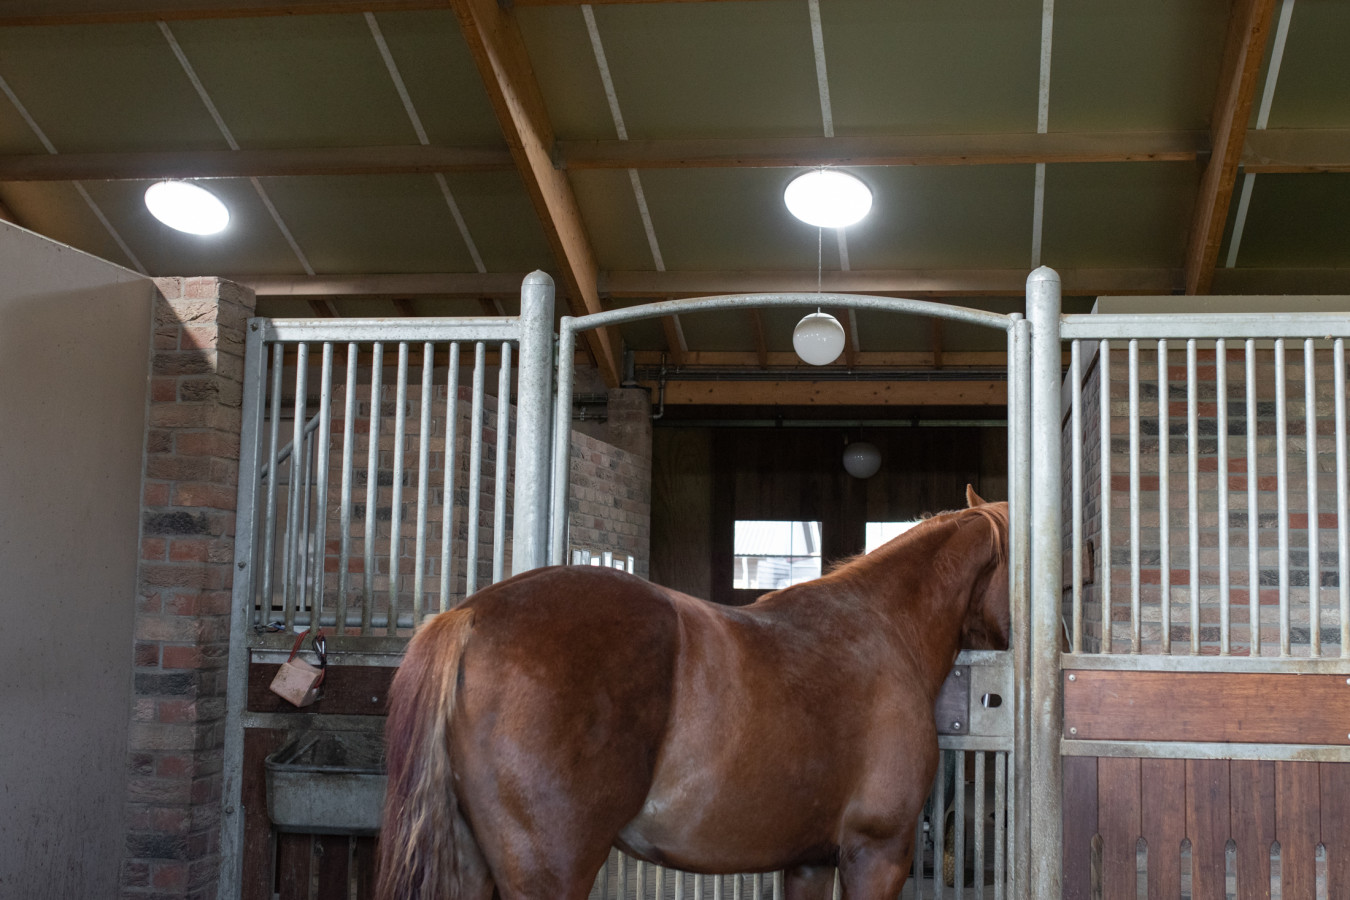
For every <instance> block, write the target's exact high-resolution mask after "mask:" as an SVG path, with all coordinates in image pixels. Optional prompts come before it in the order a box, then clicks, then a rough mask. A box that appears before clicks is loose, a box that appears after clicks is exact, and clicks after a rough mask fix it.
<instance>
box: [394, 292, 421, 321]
mask: <svg viewBox="0 0 1350 900" xmlns="http://www.w3.org/2000/svg"><path fill="white" fill-rule="evenodd" d="M394 309H396V310H398V314H399V315H400V316H402V317H403V318H405V319H412V318H415V317H416V316H417V311H416V310H415V309H413V305H412V301H411V300H409V299H408V298H407V297H395V298H394Z"/></svg>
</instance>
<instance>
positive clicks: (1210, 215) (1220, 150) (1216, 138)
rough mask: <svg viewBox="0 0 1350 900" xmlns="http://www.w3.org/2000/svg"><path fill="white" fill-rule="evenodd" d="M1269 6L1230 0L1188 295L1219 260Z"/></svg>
mask: <svg viewBox="0 0 1350 900" xmlns="http://www.w3.org/2000/svg"><path fill="white" fill-rule="evenodd" d="M1274 11H1275V0H1237V2H1235V3H1234V4H1233V16H1232V18H1231V19H1230V20H1229V23H1228V42H1227V45H1226V47H1225V49H1224V57H1223V68H1222V69H1221V70H1220V72H1219V92H1218V96H1217V98H1216V99H1215V102H1214V114H1213V116H1212V117H1211V119H1210V133H1211V134H1212V135H1213V139H1212V141H1211V145H1212V146H1213V148H1214V149H1213V152H1212V153H1211V154H1210V158H1209V164H1208V165H1207V166H1206V167H1205V174H1204V176H1203V177H1202V178H1201V180H1200V194H1199V196H1198V197H1197V198H1196V204H1195V218H1194V219H1193V221H1192V223H1191V232H1190V238H1189V241H1188V245H1187V248H1186V267H1185V272H1186V293H1188V294H1207V293H1209V290H1210V286H1211V284H1213V281H1214V266H1215V264H1216V263H1217V262H1218V259H1219V244H1220V243H1221V242H1222V241H1223V230H1224V226H1225V225H1226V224H1227V222H1228V206H1229V204H1230V203H1231V201H1232V199H1233V188H1234V186H1235V184H1236V183H1237V170H1238V162H1239V161H1240V159H1241V156H1242V148H1243V146H1244V144H1245V142H1246V137H1247V120H1248V118H1249V117H1250V116H1251V109H1252V98H1253V97H1254V96H1255V95H1256V76H1257V73H1258V71H1259V70H1260V68H1261V59H1262V56H1263V55H1264V53H1265V49H1266V36H1267V34H1268V33H1269V32H1270V20H1271V18H1272V16H1273V14H1274Z"/></svg>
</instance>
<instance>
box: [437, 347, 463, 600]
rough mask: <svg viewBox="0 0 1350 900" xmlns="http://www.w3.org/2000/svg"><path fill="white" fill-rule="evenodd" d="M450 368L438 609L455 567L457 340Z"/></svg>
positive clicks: (457, 414) (447, 592)
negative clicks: (453, 549) (453, 551)
mask: <svg viewBox="0 0 1350 900" xmlns="http://www.w3.org/2000/svg"><path fill="white" fill-rule="evenodd" d="M448 368H449V371H448V372H446V379H445V475H444V479H445V480H444V487H443V488H442V490H441V596H440V611H441V612H445V611H446V610H447V609H449V608H450V591H451V588H452V587H453V582H452V580H451V576H452V571H453V569H454V559H455V557H454V555H453V553H452V552H451V550H452V548H453V547H454V531H455V473H456V472H457V471H458V469H459V466H458V465H457V464H456V457H457V455H458V453H459V443H458V437H459V342H458V341H451V342H450V362H449V366H448Z"/></svg>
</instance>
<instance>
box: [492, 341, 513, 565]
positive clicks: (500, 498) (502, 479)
mask: <svg viewBox="0 0 1350 900" xmlns="http://www.w3.org/2000/svg"><path fill="white" fill-rule="evenodd" d="M510 445H511V345H510V344H509V343H507V342H505V341H503V342H502V345H501V359H500V363H499V365H498V367H497V469H496V473H495V474H494V475H493V487H494V488H495V491H494V495H493V501H494V502H493V508H492V580H493V582H494V583H495V582H498V581H501V580H502V576H503V575H505V573H506V482H507V480H508V478H507V476H508V471H507V465H508V462H507V461H508V459H509V457H508V456H507V455H506V454H507V451H508V450H509V449H510Z"/></svg>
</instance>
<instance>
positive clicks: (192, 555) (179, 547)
mask: <svg viewBox="0 0 1350 900" xmlns="http://www.w3.org/2000/svg"><path fill="white" fill-rule="evenodd" d="M210 543H211V542H210V541H209V540H208V539H206V538H178V539H176V540H174V541H172V542H170V543H169V561H170V562H206V554H207V550H208V548H209V546H210Z"/></svg>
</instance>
